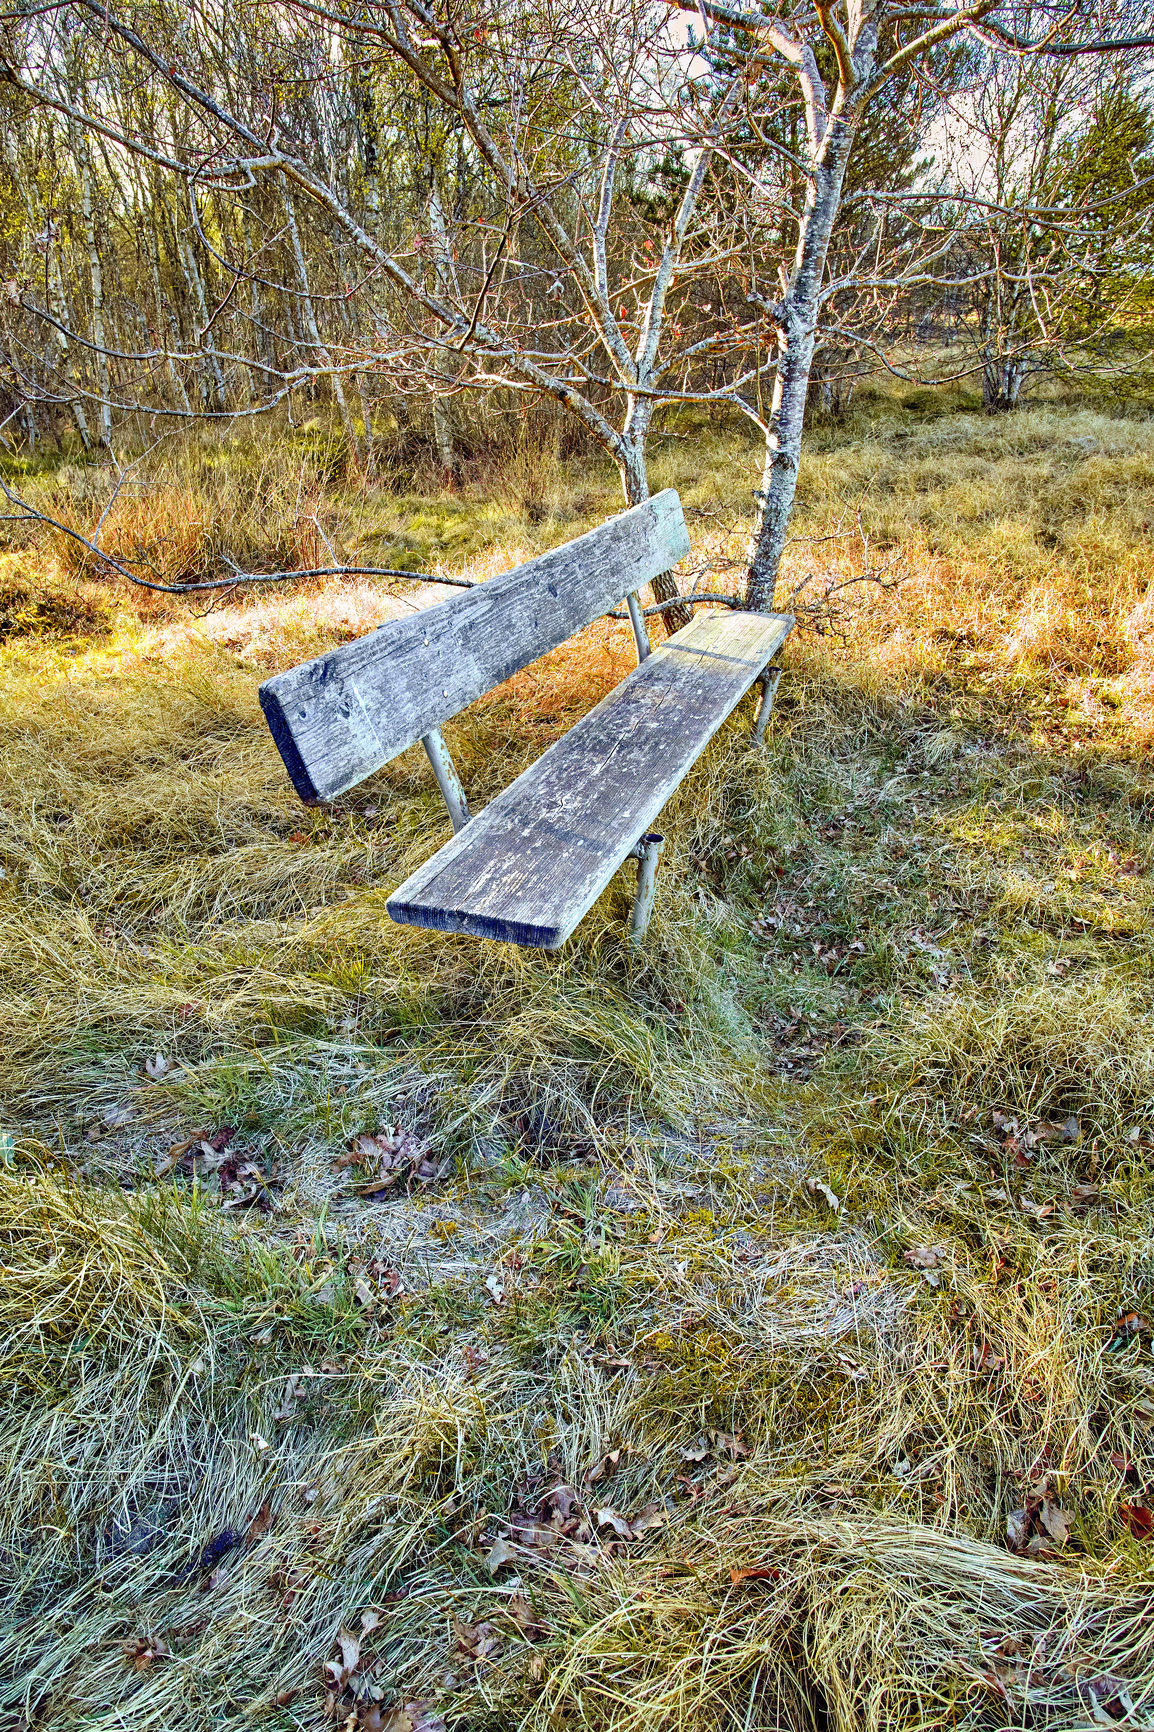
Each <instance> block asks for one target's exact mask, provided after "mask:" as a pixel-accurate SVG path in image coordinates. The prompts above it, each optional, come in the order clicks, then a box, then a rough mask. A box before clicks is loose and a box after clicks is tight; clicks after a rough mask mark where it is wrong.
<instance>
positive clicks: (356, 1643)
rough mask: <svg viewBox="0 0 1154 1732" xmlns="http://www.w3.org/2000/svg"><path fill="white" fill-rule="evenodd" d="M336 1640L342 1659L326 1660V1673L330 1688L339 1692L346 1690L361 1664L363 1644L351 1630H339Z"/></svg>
mask: <svg viewBox="0 0 1154 1732" xmlns="http://www.w3.org/2000/svg"><path fill="white" fill-rule="evenodd" d="M336 1640H337V1647H338V1648H339V1649H340V1657H339V1658H337V1659H332V1660H326V1661H325V1665H324V1672H325V1677H326V1679H327V1680H328V1682H329V1687H330V1688H331V1689H333V1690H337V1691H339V1690H343V1689H344V1687H345V1685H346V1684H347V1683H348V1681H349V1679H350V1678H351V1677H352V1675H353V1673H354V1672H355V1671H356V1669H357V1667H358V1666H359V1665H360V1663H361V1642H360V1637H359V1636H355V1635H354V1634H353V1632H352V1631H351V1630H338V1631H337V1638H336Z"/></svg>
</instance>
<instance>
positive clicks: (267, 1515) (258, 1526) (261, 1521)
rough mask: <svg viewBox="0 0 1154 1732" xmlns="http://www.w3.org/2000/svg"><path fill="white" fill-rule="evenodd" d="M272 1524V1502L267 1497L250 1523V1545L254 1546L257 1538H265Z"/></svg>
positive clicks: (248, 1536) (248, 1535) (248, 1537)
mask: <svg viewBox="0 0 1154 1732" xmlns="http://www.w3.org/2000/svg"><path fill="white" fill-rule="evenodd" d="M271 1526H272V1504H271V1503H270V1502H269V1500H268V1498H267V1497H266V1498H265V1500H264V1502H263V1503H262V1504H261V1506H260V1508H259V1509H258V1510H257V1512H256V1514H255V1515H254V1516H253V1518H252V1520H251V1521H250V1522H249V1524H248V1534H247V1535H246V1538H247V1539H248V1543H249V1545H250V1546H253V1545H255V1544H256V1542H257V1540H261V1539H263V1538H264V1536H265V1534H267V1532H268V1530H269V1528H271Z"/></svg>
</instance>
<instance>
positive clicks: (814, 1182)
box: [805, 1178, 841, 1215]
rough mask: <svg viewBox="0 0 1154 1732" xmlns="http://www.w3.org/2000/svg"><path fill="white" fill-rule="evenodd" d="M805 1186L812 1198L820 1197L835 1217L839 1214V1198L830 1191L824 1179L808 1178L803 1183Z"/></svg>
mask: <svg viewBox="0 0 1154 1732" xmlns="http://www.w3.org/2000/svg"><path fill="white" fill-rule="evenodd" d="M805 1186H806V1190H807V1191H809V1192H810V1194H811V1195H812V1196H815V1197H820V1198H821V1199H822V1201H823V1202H824V1203H826V1204H827V1205H828V1207H829V1208H831V1209H832V1210H833V1212H834V1214H835V1215H838V1214H840V1213H841V1198H840V1197H839V1196H837V1195H836V1194H835V1193H834V1192H833V1191H831V1190H830V1188H829V1186H828V1185H827V1184H826V1183H825V1181H824V1179H814V1178H809V1179H807V1180H806V1181H805Z"/></svg>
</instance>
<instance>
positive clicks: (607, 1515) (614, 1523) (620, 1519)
mask: <svg viewBox="0 0 1154 1732" xmlns="http://www.w3.org/2000/svg"><path fill="white" fill-rule="evenodd" d="M596 1515H597V1526H598V1527H599V1528H612V1530H613V1532H614V1533H615V1534H616V1535H617V1537H618V1539H623V1540H631V1539H632V1538H633V1529H632V1527H631V1526H630V1524H629V1522H627V1521H626V1519H625V1517H624V1516H623V1515H621V1514H620V1513H619V1512H618V1511H617V1510H615V1509H610V1508H609V1507H608V1506H606V1508H605V1509H599V1510H597V1512H596Z"/></svg>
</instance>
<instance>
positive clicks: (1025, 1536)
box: [1006, 1509, 1032, 1557]
mask: <svg viewBox="0 0 1154 1732" xmlns="http://www.w3.org/2000/svg"><path fill="white" fill-rule="evenodd" d="M1031 1525H1032V1524H1031V1521H1030V1516H1029V1513H1028V1511H1026V1510H1024V1509H1016V1510H1012V1511H1011V1512H1010V1514H1009V1515H1008V1516H1007V1517H1006V1545H1007V1546H1008V1547H1009V1549H1010V1551H1012V1552H1016V1553H1017V1555H1018V1556H1019V1557H1025V1555H1026V1548H1027V1546H1028V1545H1029V1543H1030V1527H1031Z"/></svg>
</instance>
